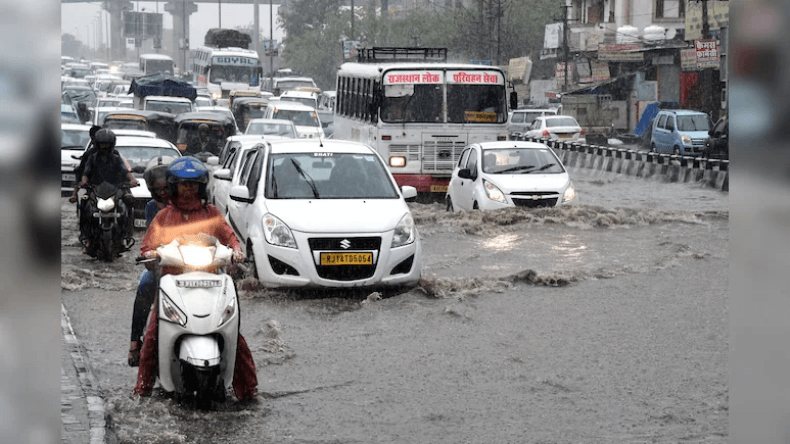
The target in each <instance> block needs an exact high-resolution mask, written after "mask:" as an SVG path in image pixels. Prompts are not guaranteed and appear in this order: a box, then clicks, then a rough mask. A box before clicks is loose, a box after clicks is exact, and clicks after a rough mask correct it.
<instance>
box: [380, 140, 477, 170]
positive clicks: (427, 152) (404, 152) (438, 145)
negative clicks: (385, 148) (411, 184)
mask: <svg viewBox="0 0 790 444" xmlns="http://www.w3.org/2000/svg"><path fill="white" fill-rule="evenodd" d="M465 146H466V144H465V143H464V142H430V143H426V144H425V145H423V147H422V155H421V154H420V145H417V144H392V145H390V146H389V153H390V156H404V157H406V162H407V163H413V162H420V159H421V158H422V168H421V169H420V171H421V173H422V174H436V173H440V174H448V175H449V174H450V173H452V171H453V168H455V165H456V164H457V163H458V159H459V158H460V157H461V152H462V151H463V150H464V147H465Z"/></svg>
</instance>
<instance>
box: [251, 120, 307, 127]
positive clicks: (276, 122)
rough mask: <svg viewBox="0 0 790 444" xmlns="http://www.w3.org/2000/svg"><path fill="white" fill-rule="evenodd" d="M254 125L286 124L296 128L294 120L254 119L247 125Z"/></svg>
mask: <svg viewBox="0 0 790 444" xmlns="http://www.w3.org/2000/svg"><path fill="white" fill-rule="evenodd" d="M253 123H273V124H277V125H283V124H284V125H289V126H295V125H294V123H293V121H292V120H285V119H252V120H250V123H248V124H247V125H251V124H253Z"/></svg>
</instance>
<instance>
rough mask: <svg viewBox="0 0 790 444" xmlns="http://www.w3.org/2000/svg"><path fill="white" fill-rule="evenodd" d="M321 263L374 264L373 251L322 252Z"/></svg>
mask: <svg viewBox="0 0 790 444" xmlns="http://www.w3.org/2000/svg"><path fill="white" fill-rule="evenodd" d="M321 265H373V253H321Z"/></svg>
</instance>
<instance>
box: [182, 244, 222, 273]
mask: <svg viewBox="0 0 790 444" xmlns="http://www.w3.org/2000/svg"><path fill="white" fill-rule="evenodd" d="M179 248H180V249H181V255H182V256H183V257H184V265H186V266H188V267H192V268H206V267H208V266H209V265H211V263H212V262H214V252H213V249H212V248H206V247H203V246H198V245H181V246H180V247H179Z"/></svg>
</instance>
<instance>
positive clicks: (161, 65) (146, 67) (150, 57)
mask: <svg viewBox="0 0 790 444" xmlns="http://www.w3.org/2000/svg"><path fill="white" fill-rule="evenodd" d="M140 72H142V73H143V75H144V76H150V75H152V74H157V73H162V74H167V75H171V76H172V75H173V74H175V63H173V59H172V58H171V57H170V56H166V55H164V54H140Z"/></svg>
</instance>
